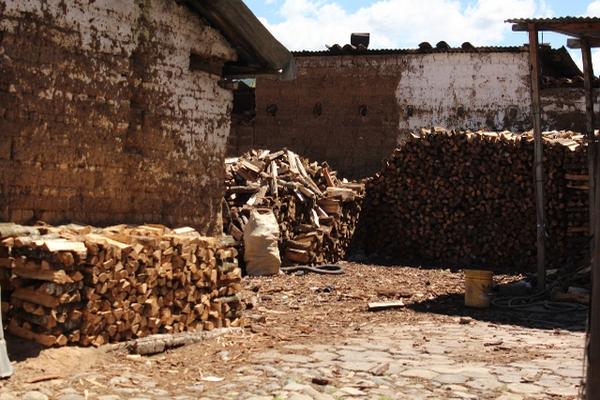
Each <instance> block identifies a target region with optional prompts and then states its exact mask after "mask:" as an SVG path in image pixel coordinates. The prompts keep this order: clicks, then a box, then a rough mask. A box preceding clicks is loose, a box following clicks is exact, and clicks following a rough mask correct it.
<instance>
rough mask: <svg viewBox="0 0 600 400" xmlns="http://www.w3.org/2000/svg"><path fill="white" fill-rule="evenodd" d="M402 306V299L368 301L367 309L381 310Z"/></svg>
mask: <svg viewBox="0 0 600 400" xmlns="http://www.w3.org/2000/svg"><path fill="white" fill-rule="evenodd" d="M402 307H404V302H403V301H402V300H396V301H382V302H374V303H369V311H382V310H390V309H392V308H402Z"/></svg>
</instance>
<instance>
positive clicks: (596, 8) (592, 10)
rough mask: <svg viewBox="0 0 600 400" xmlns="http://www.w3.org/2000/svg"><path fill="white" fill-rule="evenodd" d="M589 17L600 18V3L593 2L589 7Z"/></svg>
mask: <svg viewBox="0 0 600 400" xmlns="http://www.w3.org/2000/svg"><path fill="white" fill-rule="evenodd" d="M587 15H589V16H590V17H592V16H593V17H600V1H592V2H591V3H590V4H589V5H588V7H587Z"/></svg>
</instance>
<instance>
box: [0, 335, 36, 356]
mask: <svg viewBox="0 0 600 400" xmlns="http://www.w3.org/2000/svg"><path fill="white" fill-rule="evenodd" d="M4 339H5V340H6V347H7V350H8V358H9V359H10V360H11V361H17V362H19V361H24V360H26V359H28V358H35V357H37V356H38V355H39V354H40V352H41V351H42V350H43V349H44V347H43V346H41V345H39V344H37V343H35V342H32V341H28V340H25V339H21V338H19V337H16V336H13V335H10V334H9V335H6V336H5V337H4Z"/></svg>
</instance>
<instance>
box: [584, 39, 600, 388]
mask: <svg viewBox="0 0 600 400" xmlns="http://www.w3.org/2000/svg"><path fill="white" fill-rule="evenodd" d="M579 44H580V46H581V55H582V60H583V77H584V89H585V111H586V124H585V126H586V137H587V139H588V167H589V175H590V234H591V235H592V241H591V246H590V247H591V251H590V262H591V274H592V310H591V312H590V321H589V327H590V332H589V337H588V339H589V342H588V348H587V362H588V370H587V383H586V396H587V399H598V398H600V380H599V379H598V376H600V230H599V228H598V225H599V224H600V148H599V142H598V138H597V137H596V135H595V134H594V87H593V84H592V83H593V79H594V70H593V65H592V52H591V49H590V43H589V41H588V39H582V40H581V41H580V43H579Z"/></svg>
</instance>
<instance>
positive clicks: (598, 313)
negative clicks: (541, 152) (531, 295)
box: [586, 137, 600, 400]
mask: <svg viewBox="0 0 600 400" xmlns="http://www.w3.org/2000/svg"><path fill="white" fill-rule="evenodd" d="M590 147H593V148H594V149H593V151H592V153H593V159H592V160H591V161H590V168H591V169H590V174H593V176H594V186H592V187H591V188H590V190H591V191H594V192H595V193H594V204H590V211H592V210H593V212H592V213H591V214H592V215H593V218H594V219H593V221H592V224H593V225H594V226H595V227H596V229H594V230H593V231H594V236H593V238H592V244H591V247H592V252H591V253H592V254H591V256H592V300H591V306H592V307H591V310H590V320H589V333H588V347H587V362H588V363H587V378H586V396H587V399H588V400H597V399H600V379H598V377H599V376H600V234H599V232H600V230H599V229H598V226H600V142H599V141H598V138H597V137H594V140H593V142H591V143H590ZM590 149H591V148H590ZM590 230H591V229H590Z"/></svg>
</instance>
